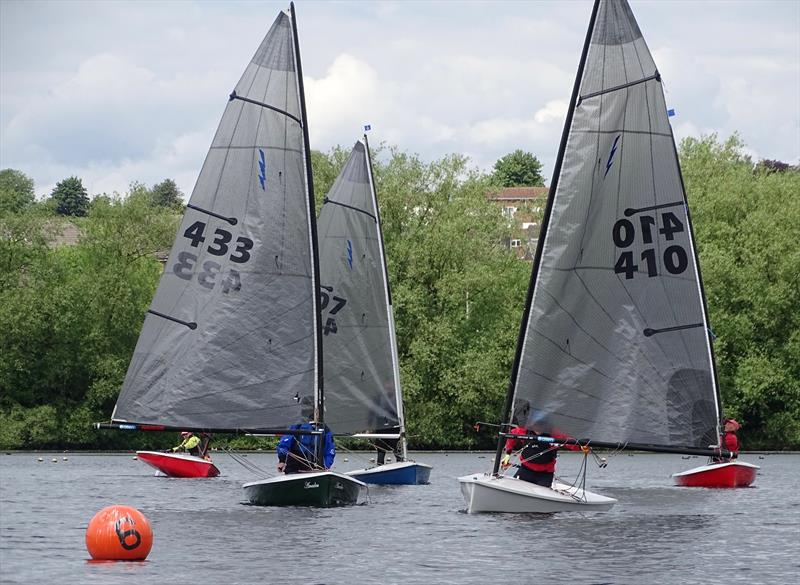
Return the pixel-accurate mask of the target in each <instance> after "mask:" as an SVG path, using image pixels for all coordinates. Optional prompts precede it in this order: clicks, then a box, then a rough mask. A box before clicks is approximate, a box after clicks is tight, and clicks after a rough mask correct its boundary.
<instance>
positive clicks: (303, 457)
mask: <svg viewBox="0 0 800 585" xmlns="http://www.w3.org/2000/svg"><path fill="white" fill-rule="evenodd" d="M289 428H290V429H292V430H294V429H298V430H313V429H314V423H313V422H306V423H303V424H298V425H292V426H290V427H289ZM317 441H322V457H323V463H324V466H323V467H324V469H329V468H330V467H331V465H333V459H334V457H336V445H335V443H334V442H333V433H331V431H330V429H329V428H328V427H327V425H326V426H325V432H324V433H323V434H322V435H283V436H282V437H281V440H280V441H279V442H278V471H282V472H284V473H298V472H301V471H319V470H320V466H319V465H318V464H317V457H316V453H317V452H316V442H317Z"/></svg>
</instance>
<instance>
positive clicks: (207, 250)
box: [112, 11, 321, 430]
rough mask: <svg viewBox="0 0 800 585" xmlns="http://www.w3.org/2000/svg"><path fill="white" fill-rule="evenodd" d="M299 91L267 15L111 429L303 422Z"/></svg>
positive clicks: (305, 346) (313, 339)
mask: <svg viewBox="0 0 800 585" xmlns="http://www.w3.org/2000/svg"><path fill="white" fill-rule="evenodd" d="M301 86H302V71H301V65H300V60H299V50H298V48H297V43H296V32H295V30H294V14H293V11H292V12H289V13H287V12H281V13H280V14H279V15H278V17H277V19H276V20H275V22H274V23H273V25H272V27H271V28H270V30H269V32H268V33H267V35H266V36H265V38H264V40H263V42H262V43H261V44H260V46H259V47H258V49H257V51H256V52H255V54H254V56H253V58H252V60H251V61H250V63H249V64H248V65H247V67H246V68H245V71H244V73H243V74H242V76H241V78H240V80H239V82H238V83H237V84H236V86H235V88H234V90H233V92H232V94H231V96H235V98H234V97H231V96H229V99H228V100H227V102H226V106H225V110H224V113H223V116H222V120H221V121H220V124H219V127H218V129H217V131H216V133H215V135H214V139H213V141H212V144H211V147H210V148H209V151H208V155H207V156H206V159H205V161H204V163H203V167H202V169H201V171H200V175H199V177H198V179H197V183H196V184H195V187H194V189H193V191H192V194H191V197H190V199H189V203H188V205H187V210H186V213H185V214H184V217H183V220H182V222H181V225H180V227H179V230H178V233H177V237H176V240H175V243H174V245H173V247H172V250H171V252H170V256H169V260H168V261H167V264H166V266H165V269H164V273H163V275H162V278H161V281H160V283H159V286H158V290H157V291H156V295H155V297H154V299H153V302H152V304H151V306H150V309H149V311H148V314H147V316H146V318H145V322H144V326H143V328H142V332H141V334H140V337H139V341H138V342H137V346H136V350H135V351H134V356H133V359H132V360H131V364H130V366H129V368H128V373H127V375H126V378H125V382H124V385H123V389H122V392H121V393H120V396H119V399H118V401H117V405H116V407H115V409H114V413H113V415H112V420H114V421H136V423H138V424H143V425H151V426H152V425H161V426H165V427H168V428H186V429H210V428H214V429H220V428H224V429H236V430H240V429H286V428H288V427H289V426H290V425H291V424H294V423H297V422H301V421H302V420H308V413H307V412H306V411H305V409H304V406H307V405H308V404H310V403H312V402H314V401H316V400H317V399H318V397H319V391H318V387H319V384H318V380H319V377H320V376H321V373H320V371H319V370H320V368H321V365H320V356H319V355H318V354H319V353H320V351H319V348H318V345H319V343H318V335H317V334H316V329H317V328H318V326H319V323H318V318H317V314H318V308H317V288H318V287H317V284H316V283H317V282H318V278H317V276H316V274H315V271H316V270H317V268H316V266H317V260H316V243H315V241H314V238H315V225H314V217H313V209H314V204H313V187H312V185H311V183H310V175H309V168H310V165H309V163H308V157H309V156H310V155H309V149H308V137H307V128H306V124H304V123H303V121H304V120H305V119H306V114H305V106H304V103H303V96H302V87H301ZM236 98H238V99H236ZM304 399H305V400H304Z"/></svg>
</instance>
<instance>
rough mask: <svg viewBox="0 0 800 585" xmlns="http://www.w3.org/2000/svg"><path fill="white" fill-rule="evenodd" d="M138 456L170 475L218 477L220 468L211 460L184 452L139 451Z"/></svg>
mask: <svg viewBox="0 0 800 585" xmlns="http://www.w3.org/2000/svg"><path fill="white" fill-rule="evenodd" d="M136 456H137V457H138V458H139V459H140V460H141V461H144V462H145V463H147V464H148V465H149V466H151V467H155V468H156V469H157V470H158V471H160V472H161V473H163V474H164V475H167V476H169V477H217V476H218V475H219V469H217V467H216V465H214V464H213V463H212V462H211V461H206V460H205V459H200V458H199V457H194V456H193V455H186V454H183V453H159V452H158V451H137V452H136Z"/></svg>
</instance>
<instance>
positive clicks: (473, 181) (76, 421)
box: [0, 136, 800, 449]
mask: <svg viewBox="0 0 800 585" xmlns="http://www.w3.org/2000/svg"><path fill="white" fill-rule="evenodd" d="M373 154H374V155H375V156H374V163H375V169H374V170H375V179H376V186H377V190H378V200H379V203H380V207H381V219H382V221H383V231H384V236H385V240H386V253H387V258H388V262H389V266H388V269H389V276H390V279H391V282H392V294H393V301H394V310H395V319H396V324H397V335H398V353H399V355H400V362H401V378H402V384H403V389H404V395H405V402H406V414H407V419H408V432H409V435H410V442H411V445H412V446H413V447H444V448H453V447H490V446H493V443H494V439H493V438H492V437H491V434H490V433H487V434H486V435H477V434H475V433H474V432H473V430H472V424H473V423H474V422H476V421H483V420H485V421H497V420H498V416H499V414H500V411H501V408H502V404H503V400H504V397H505V394H506V388H507V385H508V377H509V372H510V370H511V364H512V361H513V355H514V346H515V343H516V337H517V333H518V330H519V320H520V317H521V315H522V306H523V303H524V296H525V290H526V285H527V281H528V278H529V276H530V264H528V263H525V262H521V261H519V260H517V259H516V258H515V256H514V255H513V253H511V252H510V251H509V250H507V249H506V248H505V247H504V246H503V245H502V244H501V242H502V241H503V240H504V238H507V237H509V236H510V233H509V229H510V228H509V227H508V225H507V224H506V222H505V221H504V219H503V217H502V216H501V214H500V210H499V208H497V207H495V206H494V205H492V204H491V203H490V202H488V201H487V199H486V196H485V194H486V192H487V191H489V190H490V189H491V187H492V186H493V185H495V186H496V185H497V179H498V177H497V174H496V173H495V175H494V176H492V177H487V176H485V175H482V174H481V173H479V172H477V171H475V170H473V169H470V167H469V165H468V161H467V160H466V159H465V158H464V157H461V156H457V155H453V156H448V157H445V158H443V159H441V160H437V161H434V162H425V161H422V160H420V159H419V157H417V156H413V155H410V154H408V153H404V152H400V151H398V150H396V149H392V148H379V149H377V153H376V152H375V151H373ZM522 154H525V153H522ZM348 155H349V150H348V149H342V148H336V149H334V150H332V151H331V152H330V153H328V154H324V153H319V152H314V153H312V167H313V171H314V175H315V184H316V193H317V201H318V202H321V200H322V197H323V196H324V194H325V193H327V191H328V190H329V189H330V187H331V185H332V184H333V182H334V180H335V178H336V176H337V174H338V172H339V170H340V169H341V168H342V166H343V164H344V163H345V161H346V159H347V157H348ZM509 156H511V155H509ZM506 158H508V157H506ZM498 162H499V161H498ZM681 163H682V167H683V171H684V178H685V181H686V186H687V192H688V197H689V202H690V206H691V209H692V212H693V224H694V229H695V231H696V234H695V235H696V242H697V244H698V253H699V256H700V261H701V267H702V270H703V277H704V281H705V290H706V294H707V297H708V304H709V310H710V317H711V324H712V327H713V329H714V331H715V333H716V335H717V336H718V339H717V341H716V343H715V354H716V357H717V366H718V368H717V369H718V373H719V379H720V385H721V388H722V397H723V402H724V404H725V414H726V415H728V416H734V417H736V418H737V419H738V420H739V421H740V422H742V423H743V428H742V431H741V433H740V435H741V438H742V441H743V444H744V446H745V447H746V448H776V447H783V446H785V447H791V448H800V311H798V301H797V299H798V298H800V246H798V245H797V242H798V241H800V198H799V197H798V196H797V194H798V193H800V173H797V172H795V171H794V170H793V169H792V168H791V167H788V168H783V166H782V165H776V164H774V163H770V164H759V165H754V164H753V161H751V160H750V158H748V157H747V156H746V155H745V154H744V149H743V145H742V144H741V141H740V140H739V139H738V137H736V136H734V137H732V138H730V139H728V140H726V141H724V142H720V141H719V140H718V139H717V137H716V136H710V137H704V138H701V139H687V140H685V141H684V142H683V143H682V145H681ZM75 181H77V182H78V184H79V183H80V181H79V180H78V179H75ZM62 183H63V182H62ZM539 184H541V182H539ZM60 185H61V184H60ZM162 185H163V183H162ZM56 204H57V202H56V201H55V198H54V200H53V202H52V204H51V205H56ZM51 212H52V208H48V207H47V206H44V205H37V204H33V205H28V206H25V207H23V208H21V209H18V210H16V211H15V212H13V213H6V214H0V447H2V448H5V449H9V448H15V447H16V448H19V447H26V448H55V447H59V448H64V447H79V446H82V447H102V448H108V449H113V448H136V447H145V446H146V447H148V448H156V449H159V448H166V447H171V446H174V445H175V444H177V437H175V436H172V435H170V434H158V433H155V434H153V433H131V434H126V433H108V432H104V433H102V432H98V431H94V430H92V429H91V428H90V423H91V422H94V421H98V420H106V419H108V417H109V414H110V412H111V410H112V408H113V405H114V403H115V401H116V397H117V394H118V392H119V388H120V387H121V385H122V381H123V379H124V377H125V372H126V370H127V367H128V363H129V361H130V358H131V355H132V352H133V348H134V346H135V343H136V338H137V336H138V333H139V330H140V328H141V325H142V322H143V317H144V314H145V311H146V310H147V307H148V305H149V303H150V300H151V299H152V295H153V293H154V291H155V287H156V283H157V281H158V277H159V274H160V270H161V267H160V265H159V264H158V262H157V261H156V260H155V258H154V255H153V253H154V252H155V251H157V250H163V249H164V248H167V247H169V245H170V243H171V242H172V240H173V239H174V237H175V231H176V229H177V224H178V221H179V217H178V215H177V214H176V213H175V212H174V211H173V208H169V207H167V208H165V207H162V206H161V205H157V204H155V201H154V198H153V196H152V191H151V190H149V189H147V188H146V187H144V186H142V185H136V184H134V185H132V187H131V190H130V192H129V193H128V194H127V196H126V197H125V198H119V197H115V196H100V197H97V198H95V200H94V201H93V202H92V204H91V206H90V207H89V208H88V217H85V218H78V219H74V218H73V219H70V220H69V221H70V222H73V223H75V224H76V225H77V226H78V227H79V228H80V230H81V233H82V237H81V239H80V241H79V243H78V244H77V245H75V246H60V247H52V246H53V241H54V239H53V238H54V234H57V233H60V231H61V230H62V229H63V223H62V222H63V221H66V220H57V219H55V218H53V216H52V214H51ZM225 442H228V444H230V445H231V446H233V447H234V448H264V449H266V448H271V447H273V446H274V439H270V440H264V439H256V438H248V437H218V438H217V439H216V440H215V444H217V445H221V444H223V443H225Z"/></svg>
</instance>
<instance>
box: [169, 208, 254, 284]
mask: <svg viewBox="0 0 800 585" xmlns="http://www.w3.org/2000/svg"><path fill="white" fill-rule="evenodd" d="M205 229H206V224H205V223H204V222H202V221H196V222H194V223H193V224H192V225H190V226H189V227H188V228H186V231H184V232H183V236H184V237H185V238H187V239H188V240H189V241H190V242H191V246H192V247H193V248H198V247H199V246H200V244H201V243H203V242H205V241H206V237H205V236H204V235H203V233H204V232H205ZM211 237H213V239H212V240H211V243H209V244H208V246H207V247H206V251H207V252H208V253H209V254H211V255H212V256H228V259H229V260H230V261H231V262H235V263H236V264H244V263H246V262H247V261H248V260H250V250H251V249H252V248H253V240H251V239H250V238H245V237H244V236H239V237H238V238H236V241H235V242H233V243H232V242H231V240H232V239H233V234H231V233H230V232H229V231H228V230H224V229H222V228H217V229H216V230H214V233H213V234H212V236H211ZM196 263H197V255H196V254H192V253H191V252H188V251H185V250H184V251H182V252H179V253H178V261H177V262H176V263H175V265H174V266H173V267H172V271H173V272H174V274H175V276H177V277H178V278H182V279H183V280H191V279H192V277H193V276H194V273H195V265H196ZM200 268H201V269H202V271H201V272H198V273H197V283H198V284H199V285H200V286H202V287H203V288H206V289H208V290H211V289H213V288H214V286H215V285H216V284H217V276H219V274H220V273H221V271H222V265H221V264H220V263H219V262H214V261H213V260H206V261H205V262H203V264H202V266H201V267H200ZM219 282H221V284H222V292H223V293H226V294H227V293H229V292H235V291H238V290H241V288H242V279H241V275H240V274H239V271H238V270H236V269H234V268H230V269H229V270H228V272H227V273H226V274H225V276H224V277H223V278H222V279H221V280H220V281H219Z"/></svg>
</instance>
